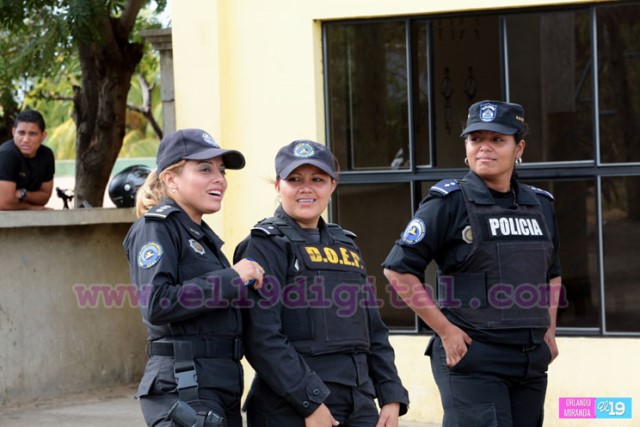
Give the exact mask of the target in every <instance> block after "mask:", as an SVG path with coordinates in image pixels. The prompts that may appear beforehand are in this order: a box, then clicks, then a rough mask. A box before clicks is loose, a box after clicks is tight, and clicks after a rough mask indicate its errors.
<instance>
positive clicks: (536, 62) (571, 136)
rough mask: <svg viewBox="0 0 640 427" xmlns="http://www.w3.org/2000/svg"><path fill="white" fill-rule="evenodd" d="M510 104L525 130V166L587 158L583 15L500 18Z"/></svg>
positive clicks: (588, 93)
mask: <svg viewBox="0 0 640 427" xmlns="http://www.w3.org/2000/svg"><path fill="white" fill-rule="evenodd" d="M506 22H507V35H508V36H507V41H508V52H509V89H510V99H511V101H513V102H517V103H519V104H522V105H523V107H524V111H525V114H526V121H527V123H528V125H529V133H528V134H527V135H526V137H525V140H526V141H527V149H526V151H525V153H524V157H523V161H525V162H549V161H571V160H588V159H593V156H594V151H593V146H594V145H593V132H592V129H593V119H592V107H593V103H592V100H593V96H592V90H591V89H592V78H591V75H592V74H591V73H592V70H591V61H590V49H591V42H590V36H589V25H588V24H589V19H588V14H587V12H586V11H582V12H574V11H567V12H550V13H541V14H537V13H536V14H533V13H532V14H522V15H511V16H507V17H506Z"/></svg>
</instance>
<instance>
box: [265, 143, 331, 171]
mask: <svg viewBox="0 0 640 427" xmlns="http://www.w3.org/2000/svg"><path fill="white" fill-rule="evenodd" d="M302 165H313V166H316V167H317V168H319V169H320V170H322V171H324V172H326V173H327V174H328V175H329V176H330V177H331V178H334V179H335V177H336V172H335V169H334V165H335V162H334V159H333V154H331V151H329V149H328V148H327V147H326V145H322V144H318V143H317V142H313V141H308V140H297V141H293V142H292V143H291V144H287V145H285V146H284V147H282V148H281V149H280V151H278V154H277V155H276V175H277V176H279V177H280V178H282V179H286V178H287V177H288V176H289V174H291V172H293V171H294V170H295V169H296V168H298V167H300V166H302Z"/></svg>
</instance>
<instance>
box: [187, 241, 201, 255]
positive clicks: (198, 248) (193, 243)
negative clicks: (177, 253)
mask: <svg viewBox="0 0 640 427" xmlns="http://www.w3.org/2000/svg"><path fill="white" fill-rule="evenodd" d="M189 246H191V249H193V250H194V252H195V253H197V254H200V255H204V246H202V245H201V244H200V242H198V241H197V240H194V239H189Z"/></svg>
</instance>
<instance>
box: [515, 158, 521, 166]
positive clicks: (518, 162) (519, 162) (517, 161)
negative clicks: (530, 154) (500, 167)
mask: <svg viewBox="0 0 640 427" xmlns="http://www.w3.org/2000/svg"><path fill="white" fill-rule="evenodd" d="M521 164H522V157H518V158H517V159H516V166H520V165H521Z"/></svg>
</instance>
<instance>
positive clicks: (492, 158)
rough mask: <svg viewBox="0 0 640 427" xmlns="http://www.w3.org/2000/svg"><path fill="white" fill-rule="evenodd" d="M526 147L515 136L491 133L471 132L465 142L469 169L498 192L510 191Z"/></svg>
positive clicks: (522, 141)
mask: <svg viewBox="0 0 640 427" xmlns="http://www.w3.org/2000/svg"><path fill="white" fill-rule="evenodd" d="M524 146H525V142H524V140H521V141H519V142H516V140H515V138H514V136H513V135H504V134H501V133H496V132H490V131H477V132H471V133H470V134H469V135H467V139H466V140H465V149H466V153H467V159H468V160H469V167H470V168H471V170H472V171H473V172H475V173H476V174H477V175H478V176H479V177H480V178H482V180H483V181H484V182H485V183H486V184H487V186H488V187H490V188H493V189H494V190H497V191H508V190H509V185H510V182H511V175H512V173H513V168H514V167H515V162H516V159H518V158H520V157H522V153H523V152H524ZM505 186H506V189H505Z"/></svg>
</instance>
